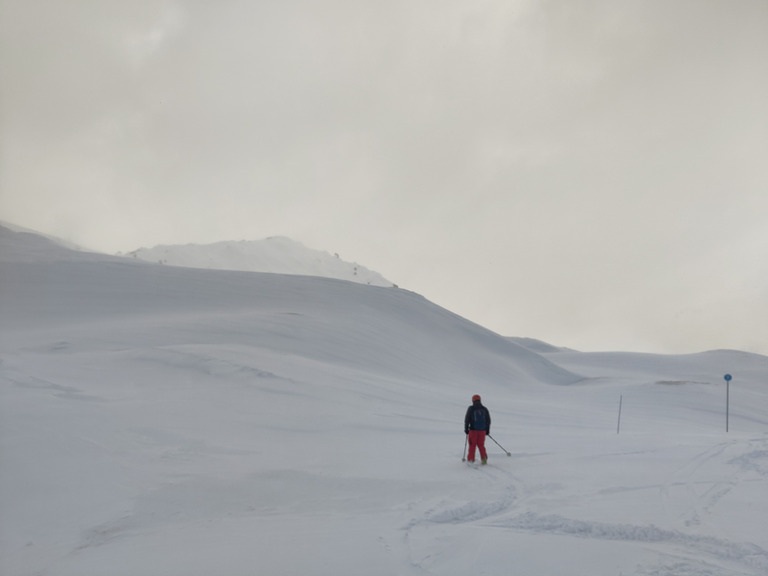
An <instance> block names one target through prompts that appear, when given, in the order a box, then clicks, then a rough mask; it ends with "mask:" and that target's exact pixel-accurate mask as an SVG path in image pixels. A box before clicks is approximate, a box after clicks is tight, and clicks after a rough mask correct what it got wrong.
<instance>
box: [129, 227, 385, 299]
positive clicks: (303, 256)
mask: <svg viewBox="0 0 768 576" xmlns="http://www.w3.org/2000/svg"><path fill="white" fill-rule="evenodd" d="M129 256H132V257H133V258H138V259H139V260H146V261H147V262H156V263H158V264H168V265H170V266H185V267H189V268H207V269H211V270H240V271H244V272H271V273H273V274H298V275H302V276H320V277H323V278H336V279H337V280H349V281H351V282H358V283H359V284H370V285H372V286H388V287H391V286H392V285H393V283H392V282H390V281H389V280H387V279H385V278H384V277H383V276H382V275H381V274H379V273H378V272H373V271H371V270H368V269H367V268H366V267H365V266H360V265H359V264H357V263H354V262H345V261H344V260H342V259H341V258H340V257H339V255H338V254H335V255H332V254H329V253H328V252H322V251H320V250H312V249H310V248H307V247H306V246H304V245H303V244H301V243H300V242H296V241H295V240H291V239H290V238H285V237H282V236H271V237H269V238H265V239H264V240H258V241H246V240H242V241H240V242H216V243H215V244H185V245H174V246H155V247H154V248H139V249H138V250H134V251H133V252H131V253H130V254H129Z"/></svg>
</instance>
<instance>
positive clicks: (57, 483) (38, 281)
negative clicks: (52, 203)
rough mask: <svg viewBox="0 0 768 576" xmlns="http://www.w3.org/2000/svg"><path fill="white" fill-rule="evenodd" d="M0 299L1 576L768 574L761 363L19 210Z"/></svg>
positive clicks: (766, 396)
mask: <svg viewBox="0 0 768 576" xmlns="http://www.w3.org/2000/svg"><path fill="white" fill-rule="evenodd" d="M203 268H204V267H203ZM0 315H1V317H2V322H1V323H0V394H1V395H2V396H1V397H0V411H1V412H0V573H2V574H4V575H5V574H8V575H13V576H27V575H29V576H32V575H35V576H38V575H43V576H54V575H55V576H75V575H76V576H97V575H98V576H102V575H104V574H109V575H121V574H125V575H131V576H137V575H138V576H141V575H163V576H182V575H183V576H191V575H201V576H202V575H210V574H227V575H229V576H240V575H243V576H245V575H251V574H269V575H296V574H304V575H333V576H339V575H342V574H366V575H393V574H399V575H414V576H416V575H424V574H436V575H437V574H440V575H462V576H465V575H466V574H477V575H480V574H490V575H495V574H524V575H525V576H555V575H557V576H562V575H568V576H618V575H623V576H628V575H638V576H640V575H642V576H650V575H668V576H672V575H675V576H692V575H697V576H731V575H733V576H736V575H738V576H764V575H765V574H766V573H768V531H767V530H766V529H765V518H766V516H767V515H768V500H767V499H766V494H768V358H766V357H765V356H760V355H755V354H748V353H744V352H739V351H727V350H720V351H709V352H702V353H700V354H693V355H685V356H660V355H648V354H636V353H630V352H605V353H581V352H576V351H572V350H565V349H561V348H556V347H554V346H550V345H548V344H546V343H543V342H538V341H533V340H529V339H526V338H504V337H502V336H500V335H498V334H495V333H493V332H490V331H488V330H486V329H484V328H482V327H481V326H478V325H477V324H474V323H472V322H471V321H469V320H467V319H464V318H461V317H459V316H457V315H455V314H453V313H451V312H450V311H448V310H445V309H443V308H440V307H439V306H436V305H435V304H433V303H431V302H429V301H428V300H426V299H425V298H423V297H422V296H419V295H418V294H414V293H412V292H409V291H406V290H400V289H397V288H394V287H381V286H375V285H367V282H364V283H362V284H361V283H355V282H350V281H344V280H338V279H332V278H321V277H318V276H317V274H314V273H312V274H309V275H303V276H298V275H289V274H274V273H261V272H247V271H231V270H210V269H201V267H200V266H197V267H193V268H189V267H187V268H184V267H173V266H164V265H159V264H156V263H148V262H143V261H140V260H139V259H134V258H130V257H111V256H103V255H97V254H91V253H84V252H76V251H73V250H69V249H67V248H65V247H62V246H59V245H56V244H55V243H53V242H51V241H50V240H48V239H45V238H43V237H41V236H38V235H35V234H31V233H27V232H18V231H14V230H10V229H8V228H4V227H0ZM726 372H727V373H730V374H732V375H733V380H732V382H731V384H730V387H729V389H728V393H729V396H728V401H729V407H728V410H729V411H728V421H729V431H728V432H726V430H725V424H726V412H725V407H726V384H725V381H724V380H723V375H724V374H725V373H726ZM475 393H478V394H481V395H482V397H483V401H484V403H485V404H486V405H487V406H488V407H489V409H490V411H491V415H492V417H493V423H492V430H491V433H492V436H493V441H492V440H491V439H489V440H488V441H487V448H488V450H489V453H490V462H489V465H488V466H485V467H480V466H470V465H467V464H466V463H463V462H462V456H463V454H464V452H463V450H464V447H465V445H464V442H465V437H464V434H463V430H462V427H463V423H462V419H463V415H464V411H465V409H466V406H467V405H468V404H469V403H470V399H471V396H472V395H473V394H475ZM620 401H621V406H622V409H621V414H620V416H621V418H620V420H619V404H620ZM496 442H498V445H497V444H496ZM507 451H509V452H510V453H511V456H510V457H507V456H506V452H507Z"/></svg>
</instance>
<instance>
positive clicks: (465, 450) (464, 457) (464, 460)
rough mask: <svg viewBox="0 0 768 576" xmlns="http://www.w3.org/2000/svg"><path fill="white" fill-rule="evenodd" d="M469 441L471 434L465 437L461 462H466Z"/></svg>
mask: <svg viewBox="0 0 768 576" xmlns="http://www.w3.org/2000/svg"><path fill="white" fill-rule="evenodd" d="M467 440H469V434H465V435H464V452H462V453H461V461H462V462H466V461H467V459H466V454H467Z"/></svg>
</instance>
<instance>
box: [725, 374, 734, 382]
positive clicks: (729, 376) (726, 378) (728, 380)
mask: <svg viewBox="0 0 768 576" xmlns="http://www.w3.org/2000/svg"><path fill="white" fill-rule="evenodd" d="M724 378H725V381H726V382H730V381H731V379H732V378H733V376H731V375H730V374H726V375H725V376H724Z"/></svg>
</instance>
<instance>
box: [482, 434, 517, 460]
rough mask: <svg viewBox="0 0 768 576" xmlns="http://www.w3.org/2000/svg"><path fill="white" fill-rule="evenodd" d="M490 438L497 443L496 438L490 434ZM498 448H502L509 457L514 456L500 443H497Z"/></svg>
mask: <svg viewBox="0 0 768 576" xmlns="http://www.w3.org/2000/svg"><path fill="white" fill-rule="evenodd" d="M488 438H490V439H491V440H493V441H494V442H496V438H494V437H493V436H491V435H490V434H488ZM496 446H498V447H499V448H501V449H502V450H504V452H506V453H507V456H512V453H511V452H507V450H506V448H504V446H502V445H501V444H499V443H498V442H496Z"/></svg>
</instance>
